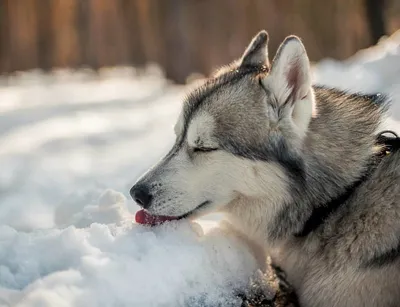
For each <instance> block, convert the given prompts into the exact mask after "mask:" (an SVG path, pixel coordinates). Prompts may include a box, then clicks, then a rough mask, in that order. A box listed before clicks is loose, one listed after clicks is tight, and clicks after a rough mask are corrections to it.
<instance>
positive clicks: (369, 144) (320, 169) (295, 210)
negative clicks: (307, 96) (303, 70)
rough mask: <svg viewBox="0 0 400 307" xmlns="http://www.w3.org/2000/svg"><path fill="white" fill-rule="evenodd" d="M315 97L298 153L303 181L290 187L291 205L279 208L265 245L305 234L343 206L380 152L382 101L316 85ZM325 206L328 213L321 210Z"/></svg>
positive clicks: (374, 97) (287, 203) (294, 182)
mask: <svg viewBox="0 0 400 307" xmlns="http://www.w3.org/2000/svg"><path fill="white" fill-rule="evenodd" d="M315 96H316V107H317V114H316V116H315V117H314V118H313V119H312V120H311V122H310V126H309V131H308V133H307V136H306V138H305V140H304V144H303V148H302V150H301V153H300V159H301V160H302V164H303V165H304V170H303V173H304V174H303V180H299V181H296V180H293V182H291V183H290V188H289V190H290V191H289V193H290V195H292V198H291V201H288V202H286V203H283V204H281V206H280V209H279V210H278V211H277V213H276V216H275V217H274V218H273V219H272V221H271V223H270V225H269V227H268V231H267V233H268V234H267V236H268V241H269V242H276V241H281V240H284V239H286V238H288V237H290V236H293V235H294V234H306V233H309V232H310V229H311V230H312V229H313V228H314V227H311V226H312V225H313V223H314V226H315V221H316V220H319V218H323V214H328V215H329V210H331V209H332V208H333V207H334V206H339V204H342V203H344V202H345V201H346V197H345V196H346V195H347V194H348V193H351V192H349V191H352V190H354V188H356V187H357V185H359V184H361V182H362V180H363V179H362V178H363V176H366V174H367V173H368V172H369V171H370V167H371V161H373V160H374V157H376V155H377V153H378V152H379V151H380V150H381V149H380V147H379V146H377V145H376V132H377V130H378V128H379V125H380V122H381V120H382V117H383V114H384V107H383V102H384V101H383V99H382V97H380V96H376V95H375V96H373V95H371V96H369V95H367V96H360V95H348V94H345V93H343V92H340V91H336V90H333V89H326V88H319V87H316V88H315ZM328 205H331V208H330V209H328V210H327V211H324V210H323V209H320V208H323V207H326V206H328ZM322 212H323V213H322ZM313 214H314V215H313ZM307 222H308V225H307ZM316 224H318V223H316ZM310 225H311V226H310ZM306 227H309V229H308V230H307V229H305V228H306Z"/></svg>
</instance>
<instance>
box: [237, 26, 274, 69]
mask: <svg viewBox="0 0 400 307" xmlns="http://www.w3.org/2000/svg"><path fill="white" fill-rule="evenodd" d="M262 65H268V66H269V61H268V33H267V31H265V30H263V31H260V32H259V33H258V34H257V35H256V36H254V38H253V40H252V41H251V43H250V44H249V46H248V47H247V49H246V51H245V52H244V53H243V56H242V59H241V61H240V66H242V67H243V66H262Z"/></svg>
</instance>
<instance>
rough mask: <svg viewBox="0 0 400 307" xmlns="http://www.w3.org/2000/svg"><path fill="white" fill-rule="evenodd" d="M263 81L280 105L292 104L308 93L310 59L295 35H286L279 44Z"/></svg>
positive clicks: (309, 87)
mask: <svg viewBox="0 0 400 307" xmlns="http://www.w3.org/2000/svg"><path fill="white" fill-rule="evenodd" d="M263 82H264V83H265V84H264V85H266V86H267V87H268V88H269V89H270V90H271V91H272V92H273V93H274V96H275V97H276V98H277V99H278V103H279V104H280V105H281V104H284V103H291V104H294V103H295V102H296V101H297V100H299V99H300V100H301V99H303V98H304V97H305V96H306V95H307V94H308V92H309V91H310V89H311V72H310V61H309V60H308V56H307V53H306V50H305V48H304V46H303V44H302V42H301V41H300V39H299V38H298V37H297V36H289V37H287V38H286V39H285V41H284V42H283V43H282V44H281V45H280V47H279V49H278V51H277V53H276V56H275V58H274V60H273V62H272V68H271V72H270V74H269V76H267V77H266V78H264V80H263Z"/></svg>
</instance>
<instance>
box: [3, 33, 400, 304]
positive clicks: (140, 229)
mask: <svg viewBox="0 0 400 307" xmlns="http://www.w3.org/2000/svg"><path fill="white" fill-rule="evenodd" d="M399 46H400V35H399V34H397V35H394V36H393V37H391V38H389V39H387V40H384V41H382V42H381V43H380V44H379V45H378V46H376V47H374V48H371V49H368V50H364V51H362V52H360V53H358V54H356V55H355V56H353V57H352V58H350V59H349V60H347V61H344V62H338V61H333V60H325V61H321V62H320V63H318V64H317V65H315V66H314V76H315V80H316V81H317V83H319V84H325V85H329V86H337V87H340V88H342V89H347V90H351V91H363V92H368V93H370V92H377V91H379V92H383V93H385V94H388V95H389V96H390V97H392V100H393V107H392V110H391V117H390V118H389V119H388V122H387V123H388V124H389V127H388V128H392V129H395V130H396V131H400V129H399V127H400V124H399V122H400V102H399V100H400V90H399V88H400V87H399V85H400V49H399ZM184 90H185V89H184V87H180V86H174V85H170V84H168V82H166V81H165V79H164V78H163V77H162V76H161V75H160V72H159V71H158V70H157V69H155V68H151V69H150V70H148V71H147V72H144V73H139V72H138V71H136V70H134V69H128V68H118V69H111V70H103V71H102V72H101V74H100V76H96V75H94V74H93V72H91V71H84V70H83V71H79V72H76V71H69V70H60V71H56V72H54V73H53V74H50V75H47V74H42V73H41V72H37V71H33V72H28V73H22V74H20V75H19V76H17V77H14V78H11V79H5V78H3V79H1V80H0V165H1V166H2V171H1V172H0V306H60V307H62V306H71V307H72V306H94V307H96V306H196V304H197V305H198V306H206V305H209V306H218V305H220V306H227V305H228V306H230V305H232V306H235V304H236V305H238V304H239V301H238V300H237V299H236V297H235V293H234V290H235V289H241V290H243V289H244V287H245V285H246V283H247V281H248V278H249V276H250V275H251V274H252V273H253V272H254V271H255V269H256V267H257V263H256V260H255V258H254V257H253V255H252V253H251V252H250V249H249V248H248V247H247V245H246V243H245V242H243V241H240V239H238V238H236V237H235V236H234V235H233V234H232V233H231V232H229V231H225V230H224V229H221V228H212V229H211V230H209V228H211V227H212V226H215V222H214V220H215V219H217V218H218V216H215V215H214V216H208V217H205V218H203V219H201V220H200V221H198V222H199V225H200V226H199V225H197V224H194V223H189V222H171V223H167V224H166V225H163V226H160V227H156V228H148V227H144V226H140V225H136V224H133V223H132V221H133V217H132V216H133V214H134V212H135V211H136V210H137V209H138V207H137V206H136V205H135V204H134V203H133V201H132V200H130V198H129V189H130V187H131V186H132V184H133V183H134V182H135V180H136V178H137V177H138V176H139V175H140V174H141V173H143V172H144V171H145V170H146V169H147V168H148V167H150V166H151V165H152V164H153V163H154V162H155V161H156V160H157V159H158V158H159V157H160V156H161V155H162V154H163V153H165V152H166V150H167V149H168V147H169V146H170V145H171V144H172V142H173V140H174V136H173V128H172V127H173V124H174V122H175V120H176V118H177V116H178V114H179V110H180V103H181V101H182V98H183V96H184V94H185V91H184ZM203 232H205V234H203Z"/></svg>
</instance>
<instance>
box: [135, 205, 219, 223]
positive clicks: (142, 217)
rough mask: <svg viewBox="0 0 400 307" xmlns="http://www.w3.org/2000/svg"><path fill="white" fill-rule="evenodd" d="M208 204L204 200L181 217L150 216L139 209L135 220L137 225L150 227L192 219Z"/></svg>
mask: <svg viewBox="0 0 400 307" xmlns="http://www.w3.org/2000/svg"><path fill="white" fill-rule="evenodd" d="M210 203H211V202H210V201H208V200H206V201H204V202H202V203H201V204H200V205H198V206H197V207H196V208H194V209H193V210H191V211H189V212H187V213H185V214H183V215H180V216H168V215H152V214H151V213H150V212H148V211H146V210H144V209H141V210H139V211H137V212H136V215H135V220H136V223H138V224H142V225H150V226H155V225H159V224H162V223H165V222H169V221H178V220H182V219H186V218H190V217H192V216H193V215H194V214H196V213H197V212H199V211H200V210H202V209H204V208H205V207H207V206H208V205H209V204H210Z"/></svg>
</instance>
